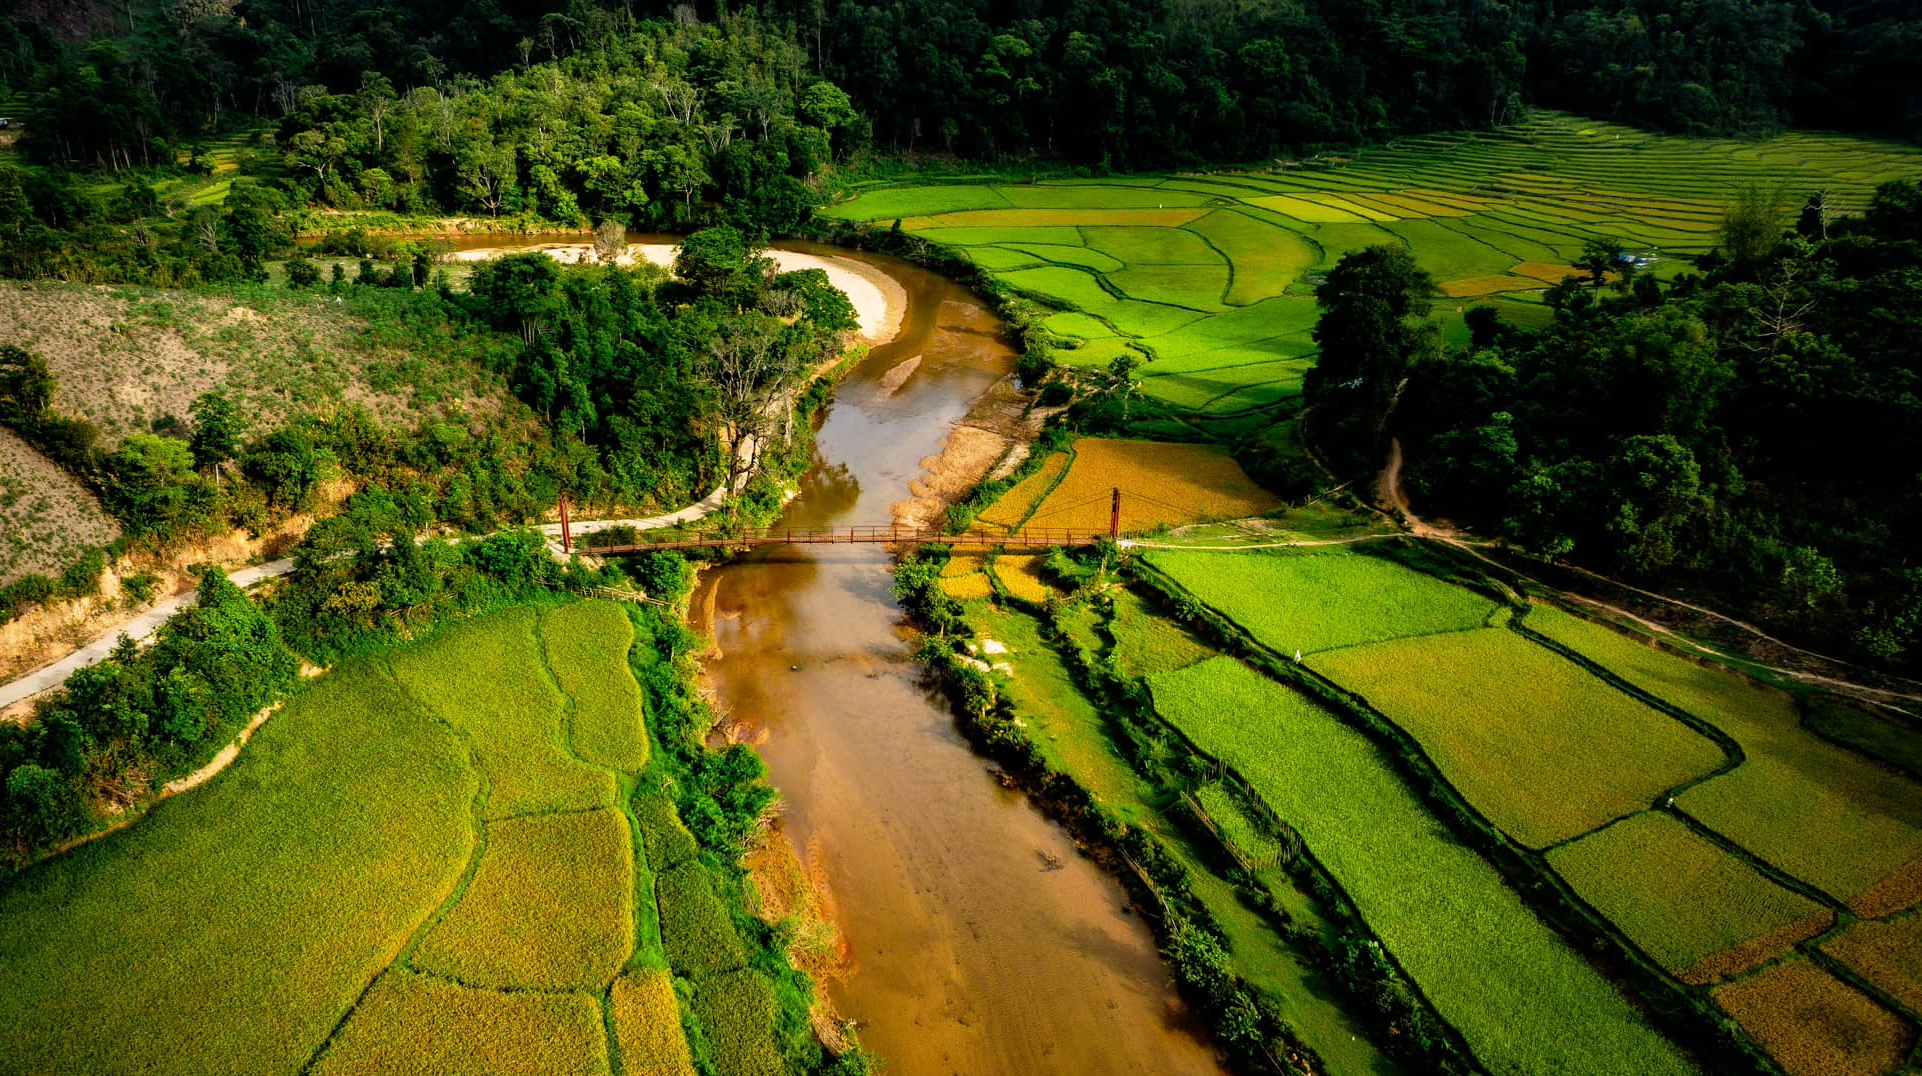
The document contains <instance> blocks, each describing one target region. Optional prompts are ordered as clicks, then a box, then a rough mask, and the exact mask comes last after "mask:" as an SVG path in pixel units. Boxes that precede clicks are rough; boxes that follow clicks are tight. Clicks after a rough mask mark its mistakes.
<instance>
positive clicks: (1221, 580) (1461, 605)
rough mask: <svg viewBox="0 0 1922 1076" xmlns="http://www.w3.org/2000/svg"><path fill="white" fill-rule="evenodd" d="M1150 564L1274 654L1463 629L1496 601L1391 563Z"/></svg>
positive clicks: (1329, 557)
mask: <svg viewBox="0 0 1922 1076" xmlns="http://www.w3.org/2000/svg"><path fill="white" fill-rule="evenodd" d="M1145 558H1146V560H1147V562H1148V563H1149V564H1150V565H1153V566H1154V567H1155V568H1158V569H1160V570H1161V571H1162V572H1165V573H1167V575H1168V576H1169V578H1171V579H1173V580H1174V581H1175V582H1176V583H1178V584H1180V585H1181V587H1182V588H1183V589H1185V590H1187V591H1188V593H1190V594H1192V595H1194V597H1195V598H1196V600H1198V601H1200V602H1201V603H1202V604H1204V605H1207V606H1209V607H1210V608H1213V609H1214V610H1216V611H1217V612H1219V613H1221V615H1223V616H1225V617H1227V618H1228V619H1230V620H1233V621H1234V622H1235V623H1237V624H1239V625H1241V626H1242V627H1244V628H1246V629H1247V630H1248V632H1249V633H1250V634H1252V635H1253V636H1254V637H1255V639H1256V640H1257V641H1259V642H1260V643H1262V645H1264V646H1267V647H1270V648H1271V649H1273V650H1275V651H1276V652H1278V653H1281V654H1288V655H1292V654H1293V653H1294V652H1295V651H1297V650H1299V651H1301V652H1302V653H1303V654H1304V655H1306V654H1313V653H1318V652H1320V651H1324V650H1332V649H1335V648H1338V647H1344V646H1359V645H1361V644H1364V643H1378V642H1385V641H1387V640H1389V639H1397V638H1402V637H1405V636H1413V635H1432V634H1434V633H1436V632H1445V631H1469V630H1473V629H1475V628H1479V627H1481V626H1482V625H1483V624H1485V623H1486V622H1487V620H1488V618H1489V617H1490V616H1491V615H1493V613H1494V612H1495V603H1494V602H1492V601H1490V600H1488V599H1487V598H1484V597H1482V596H1481V595H1479V594H1476V593H1474V592H1473V591H1470V590H1466V589H1463V588H1461V587H1457V586H1454V585H1452V584H1449V583H1444V582H1442V581H1440V580H1438V579H1434V578H1431V577H1429V576H1426V575H1423V574H1422V573H1420V572H1417V571H1414V570H1412V569H1410V568H1405V567H1403V566H1402V565H1400V564H1396V563H1395V562H1393V561H1389V560H1384V559H1382V558H1380V557H1374V556H1369V555H1367V554H1364V553H1351V552H1348V551H1346V550H1341V549H1332V550H1321V551H1317V552H1314V553H1303V552H1295V551H1290V550H1275V551H1262V552H1208V551H1202V550H1186V549H1155V550H1150V551H1149V552H1148V553H1147V554H1145Z"/></svg>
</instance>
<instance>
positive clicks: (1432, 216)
mask: <svg viewBox="0 0 1922 1076" xmlns="http://www.w3.org/2000/svg"><path fill="white" fill-rule="evenodd" d="M1917 171H1922V150H1917V149H1916V148H1915V147H1912V146H1903V145H1899V144H1895V143H1887V142H1878V141H1873V140H1869V139H1860V138H1851V137H1848V136H1843V135H1834V134H1817V133H1806V132H1795V133H1788V134H1783V135H1779V136H1777V137H1775V138H1771V139H1768V140H1766V141H1761V142H1733V141H1716V140H1708V139H1692V138H1679V137H1670V136H1663V135H1656V134H1650V133H1648V132H1645V131H1639V130H1635V129H1632V128H1627V127H1620V126H1615V125H1612V124H1606V123H1597V122H1592V121H1589V120H1585V119H1582V118H1580V117H1577V116H1569V115H1563V114H1557V113H1546V112H1538V113H1535V114H1534V115H1532V116H1531V117H1530V118H1529V119H1527V120H1526V121H1524V122H1522V123H1520V124H1517V125H1515V126H1513V127H1509V128H1506V129H1504V130H1501V131H1497V132H1476V133H1470V134H1455V135H1434V136H1426V137H1420V138H1409V139H1403V140H1401V141H1399V142H1397V143H1394V144H1392V145H1389V146H1385V147H1376V148H1369V149H1362V150H1358V151H1355V152H1354V153H1352V154H1351V155H1349V156H1347V157H1345V158H1342V159H1339V160H1322V159H1316V160H1310V161H1305V162H1286V163H1284V164H1281V165H1278V166H1277V167H1276V168H1275V169H1274V170H1271V171H1266V172H1213V173H1207V174H1183V173H1171V174H1160V175H1147V176H1132V177H1122V178H1113V179H1096V180H1068V181H1060V182H1039V183H1027V184H1021V183H986V184H966V185H956V184H947V185H930V186H912V187H898V186H897V187H889V186H887V185H885V184H878V185H876V186H874V187H872V188H870V189H868V190H866V191H864V192H863V193H861V194H860V195H859V196H858V197H856V198H854V199H852V200H851V201H847V202H843V203H840V204H837V205H833V206H829V207H826V208H824V209H823V210H821V213H822V214H823V215H824V216H829V217H835V218H839V219H842V220H848V221H865V222H871V223H873V224H876V225H878V226H882V227H886V226H890V225H891V224H892V222H894V221H896V220H898V221H900V223H901V227H902V228H903V229H904V230H906V231H908V232H911V233H914V234H916V235H919V236H922V237H923V238H926V239H928V240H930V241H932V242H935V243H939V244H942V245H944V246H951V247H955V248H957V249H959V250H961V251H963V252H964V253H965V254H966V255H967V256H968V257H969V258H970V259H972V260H973V261H974V262H975V263H976V264H977V265H979V266H980V267H981V268H983V269H984V270H986V271H987V272H989V273H991V274H993V275H994V276H996V277H997V278H999V279H1001V280H1002V281H1004V282H1006V283H1008V284H1010V285H1012V286H1014V287H1016V288H1018V289H1020V290H1022V291H1024V292H1027V293H1029V294H1031V295H1033V296H1036V297H1038V298H1040V299H1042V300H1044V301H1047V302H1050V303H1052V304H1054V305H1056V306H1058V307H1060V308H1061V309H1063V310H1064V311H1069V312H1071V313H1069V314H1064V315H1063V316H1062V317H1060V318H1057V319H1056V320H1055V321H1053V322H1051V324H1050V328H1051V329H1052V330H1053V331H1055V332H1057V333H1060V334H1063V335H1066V336H1072V337H1076V338H1079V339H1082V340H1086V341H1089V342H1091V343H1095V344H1100V345H1104V346H1094V347H1086V348H1075V349H1070V350H1063V351H1062V352H1061V353H1060V358H1061V359H1062V360H1063V361H1064V362H1067V363H1069V364H1071V365H1101V364H1105V363H1106V362H1107V361H1108V360H1109V359H1110V358H1112V357H1113V355H1114V354H1115V345H1116V344H1117V343H1118V342H1120V341H1127V342H1129V343H1132V344H1135V345H1137V346H1138V347H1140V348H1141V349H1143V350H1144V351H1145V353H1147V354H1148V355H1150V356H1152V359H1153V361H1152V362H1150V363H1149V364H1148V365H1147V366H1146V367H1145V368H1144V369H1143V371H1142V373H1143V375H1144V377H1143V387H1144V390H1145V391H1146V392H1147V393H1148V394H1149V395H1151V396H1154V397H1157V398H1159V399H1161V400H1164V401H1166V402H1168V403H1170V404H1172V405H1175V406H1177V407H1181V408H1187V409H1192V410H1195V411H1200V412H1206V413H1211V414H1231V413H1235V412H1238V411H1245V410H1248V409H1250V408H1259V407H1269V406H1273V405H1276V404H1280V403H1284V402H1286V401H1288V400H1291V399H1292V398H1293V397H1294V396H1296V395H1297V393H1298V392H1299V386H1300V376H1301V372H1302V370H1303V368H1304V367H1305V362H1304V361H1303V359H1304V356H1306V355H1308V354H1309V353H1311V352H1312V351H1313V346H1312V343H1311V342H1310V340H1309V338H1308V334H1307V333H1308V328H1309V327H1310V326H1312V324H1313V321H1314V300H1313V297H1312V284H1313V282H1314V279H1315V275H1316V274H1317V273H1318V272H1319V271H1322V270H1326V269H1327V268H1328V267H1330V266H1332V265H1333V264H1334V262H1335V261H1336V260H1337V259H1338V258H1339V257H1340V256H1341V255H1342V254H1343V253H1346V252H1348V251H1351V250H1355V249H1359V248H1361V247H1364V246H1368V245H1372V244H1378V243H1389V244H1395V245H1400V246H1404V247H1406V248H1407V249H1408V250H1409V251H1410V252H1411V253H1412V254H1413V255H1414V257H1415V260H1416V261H1417V263H1419V264H1420V265H1422V267H1423V268H1425V269H1427V270H1428V271H1429V272H1430V273H1431V274H1432V275H1433V276H1434V277H1435V280H1436V282H1437V284H1438V285H1439V286H1440V290H1441V292H1442V295H1443V300H1442V301H1441V302H1440V303H1438V308H1439V313H1440V314H1441V315H1442V316H1444V317H1453V316H1455V310H1457V309H1458V308H1460V307H1464V306H1466V305H1467V304H1468V303H1470V302H1474V301H1477V300H1488V299H1495V300H1498V305H1500V306H1501V307H1502V308H1503V309H1504V310H1505V311H1511V312H1513V313H1514V314H1515V316H1516V317H1517V318H1518V319H1519V318H1523V317H1531V316H1538V315H1539V313H1540V311H1541V306H1540V293H1541V290H1542V289H1543V288H1544V287H1546V286H1547V285H1551V284H1554V283H1556V282H1558V281H1560V280H1561V278H1562V277H1563V276H1565V275H1569V274H1570V273H1572V272H1573V270H1570V269H1569V268H1568V264H1569V263H1570V262H1572V261H1573V260H1575V258H1576V257H1577V256H1578V255H1579V253H1580V251H1581V248H1582V244H1583V242H1584V241H1586V240H1588V239H1592V238H1600V237H1613V238H1617V239H1620V240H1621V241H1623V242H1624V243H1626V244H1627V245H1628V247H1629V249H1630V250H1631V251H1633V252H1635V253H1637V254H1638V255H1640V256H1642V257H1644V258H1646V259H1649V261H1650V262H1651V265H1652V267H1653V269H1654V270H1655V271H1656V272H1658V273H1663V274H1667V273H1670V272H1673V271H1674V270H1675V269H1677V268H1679V267H1680V266H1681V265H1682V262H1681V260H1680V259H1682V258H1684V257H1686V256H1688V255H1693V254H1699V253H1701V252H1703V251H1705V250H1707V249H1708V248H1709V247H1710V246H1712V245H1713V244H1714V242H1715V232H1716V228H1717V227H1718V225H1719V224H1720V221H1721V218H1722V214H1723V212H1724V211H1725V209H1726V207H1727V204H1728V202H1729V200H1730V199H1731V197H1732V196H1733V193H1734V192H1736V191H1739V190H1740V189H1741V188H1742V187H1743V186H1744V185H1746V184H1749V183H1754V184H1757V185H1759V186H1761V187H1763V188H1764V189H1770V188H1773V187H1775V186H1778V185H1779V186H1781V187H1782V188H1783V189H1784V190H1786V191H1787V192H1788V193H1789V195H1790V197H1791V198H1793V199H1796V200H1798V201H1799V199H1800V198H1801V197H1802V196H1804V195H1806V194H1807V193H1809V192H1812V191H1815V190H1824V189H1825V190H1828V191H1830V192H1831V194H1832V196H1834V197H1835V198H1837V199H1838V201H1839V202H1840V204H1842V205H1844V206H1846V207H1848V208H1850V209H1860V208H1861V207H1862V206H1863V205H1865V204H1866V203H1867V200H1868V196H1869V194H1870V192H1871V191H1872V190H1873V189H1874V187H1875V185H1876V184H1877V183H1879V182H1882V181H1885V180H1888V179H1895V178H1902V177H1905V176H1912V175H1913V174H1915V173H1916V172H1917Z"/></svg>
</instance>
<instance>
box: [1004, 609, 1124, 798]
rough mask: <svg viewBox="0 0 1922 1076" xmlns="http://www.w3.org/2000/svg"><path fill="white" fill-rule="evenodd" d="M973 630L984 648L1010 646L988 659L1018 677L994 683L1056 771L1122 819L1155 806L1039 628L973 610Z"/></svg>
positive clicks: (1025, 619) (1015, 617) (1007, 615)
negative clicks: (1136, 806) (1139, 807)
mask: <svg viewBox="0 0 1922 1076" xmlns="http://www.w3.org/2000/svg"><path fill="white" fill-rule="evenodd" d="M967 618H968V626H969V627H970V628H971V629H973V631H974V633H975V637H976V638H977V639H979V640H987V639H992V640H994V641H996V642H999V643H1001V644H1003V645H1005V646H1006V647H1007V648H1008V652H1007V653H1005V654H993V655H984V656H985V657H986V660H988V661H990V662H1000V663H1005V664H1006V665H1008V666H1009V667H1010V668H1011V669H1012V670H1013V671H1012V672H1005V671H997V672H995V673H994V674H993V675H994V678H995V681H996V683H997V684H998V685H999V687H1000V689H1001V691H1002V693H1003V694H1004V695H1006V696H1007V698H1008V700H1009V701H1010V702H1011V703H1013V704H1014V707H1015V710H1016V711H1017V712H1018V713H1019V714H1020V715H1021V718H1022V720H1023V721H1024V722H1025V723H1026V725H1027V734H1028V738H1029V739H1030V740H1032V741H1033V742H1034V744H1035V745H1036V746H1037V747H1039V748H1040V749H1041V753H1042V755H1043V756H1044V757H1046V758H1047V759H1048V761H1049V763H1050V764H1051V765H1053V766H1054V767H1055V768H1056V769H1058V770H1061V771H1062V772H1064V773H1067V774H1070V775H1071V776H1073V777H1074V779H1075V780H1076V781H1077V782H1078V783H1079V784H1080V785H1081V786H1082V787H1083V788H1086V789H1087V790H1088V791H1089V792H1091V793H1093V794H1094V795H1095V797H1096V798H1098V799H1100V800H1101V801H1103V802H1104V803H1107V804H1110V805H1111V806H1113V807H1114V808H1116V809H1119V810H1122V811H1123V813H1124V814H1130V813H1136V812H1130V811H1127V806H1128V805H1129V804H1131V803H1142V802H1145V801H1146V800H1147V799H1148V798H1149V791H1148V788H1147V786H1146V785H1145V783H1144V782H1143V781H1142V780H1141V778H1140V777H1139V776H1137V775H1136V774H1135V772H1134V770H1132V769H1131V768H1129V766H1128V764H1127V762H1126V761H1124V760H1123V758H1122V757H1121V755H1120V753H1119V751H1118V750H1117V748H1116V747H1115V744H1114V741H1113V739H1112V737H1111V735H1110V733H1109V729H1108V725H1107V722H1106V721H1105V720H1104V719H1103V718H1102V716H1101V712H1100V711H1099V710H1098V709H1096V707H1095V706H1094V704H1093V703H1091V702H1089V701H1088V699H1087V697H1086V696H1085V695H1083V694H1082V693H1081V691H1080V690H1079V689H1078V688H1077V687H1076V686H1075V683H1074V678H1073V675H1072V674H1071V673H1070V672H1069V671H1068V668H1067V666H1066V665H1065V664H1063V663H1062V661H1061V658H1060V657H1059V656H1058V655H1056V653H1055V652H1054V650H1053V649H1052V648H1051V647H1050V646H1049V645H1048V643H1047V642H1046V640H1044V639H1043V638H1042V637H1041V625H1040V623H1039V622H1038V621H1037V620H1035V618H1033V617H1031V616H1028V615H1026V614H1024V613H1017V612H1005V611H1000V610H996V609H992V608H990V607H988V606H987V605H985V604H975V605H970V606H969V607H968V613H967Z"/></svg>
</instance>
